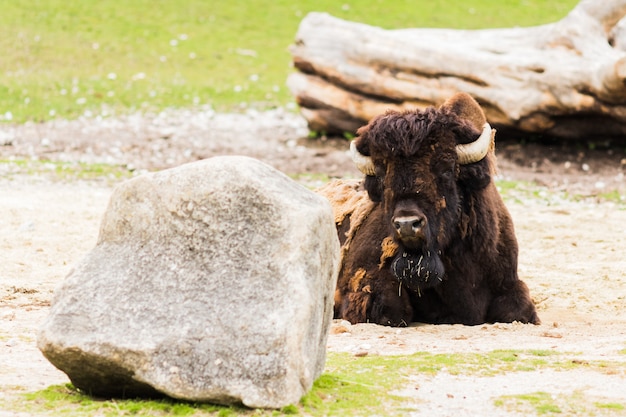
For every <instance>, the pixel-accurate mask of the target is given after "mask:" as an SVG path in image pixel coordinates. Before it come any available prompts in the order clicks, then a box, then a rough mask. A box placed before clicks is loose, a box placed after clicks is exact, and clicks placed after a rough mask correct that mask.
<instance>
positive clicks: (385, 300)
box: [335, 280, 413, 327]
mask: <svg viewBox="0 0 626 417" xmlns="http://www.w3.org/2000/svg"><path fill="white" fill-rule="evenodd" d="M385 281H387V282H386V283H384V284H383V285H380V284H381V282H377V284H379V285H376V286H375V287H374V286H367V287H366V288H364V289H363V290H361V291H358V292H348V293H346V294H343V296H342V297H340V299H337V298H336V299H335V303H336V304H335V318H340V319H344V320H348V321H349V322H350V323H352V324H356V323H376V324H382V325H384V326H393V327H400V326H408V325H409V324H410V323H411V321H412V319H413V308H412V307H411V301H410V298H409V295H408V290H407V289H406V288H403V287H400V285H399V283H398V282H397V281H396V280H385Z"/></svg>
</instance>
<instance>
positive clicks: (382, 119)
mask: <svg viewBox="0 0 626 417" xmlns="http://www.w3.org/2000/svg"><path fill="white" fill-rule="evenodd" d="M494 134H495V131H494V130H493V129H491V127H490V126H489V124H488V123H487V122H486V119H485V114H484V113H483V111H482V109H481V108H480V106H479V105H478V103H477V102H476V101H475V100H474V99H473V98H472V97H470V96H469V95H467V94H464V93H458V94H456V95H455V96H453V97H452V98H450V99H449V100H447V101H446V102H445V103H444V104H443V105H442V106H441V107H440V108H427V109H425V110H424V111H418V110H409V111H403V112H397V111H388V112H387V113H385V114H383V115H380V116H378V117H376V118H374V119H373V120H372V121H370V123H368V124H367V125H366V126H363V127H362V128H360V129H359V130H358V134H357V138H356V139H355V140H354V141H352V143H351V152H352V156H353V160H354V162H355V164H356V165H357V167H358V168H359V169H360V170H361V171H362V172H363V173H364V174H365V179H364V180H363V181H352V182H350V181H342V180H339V181H335V182H333V183H330V184H328V185H327V186H325V187H324V188H323V189H321V190H320V193H321V194H323V195H325V196H326V197H327V198H328V199H329V200H330V201H331V204H332V205H333V209H334V212H335V221H336V223H337V230H338V234H339V240H340V242H341V245H342V257H341V270H340V273H339V279H338V282H337V289H336V292H335V318H342V319H346V320H349V321H350V322H352V323H362V322H372V323H379V324H383V325H389V326H406V325H408V323H410V322H415V321H417V322H424V323H462V324H467V325H476V324H480V323H485V322H489V323H493V322H512V321H520V322H523V323H534V324H539V323H540V321H539V317H538V316H537V313H536V310H535V306H534V304H533V302H532V300H531V298H530V295H529V291H528V287H527V286H526V284H524V282H522V281H521V280H520V279H519V278H518V276H517V253H518V246H517V239H516V237H515V231H514V229H513V222H512V220H511V216H510V214H509V212H508V211H507V209H506V207H505V205H504V202H503V201H502V198H501V197H500V195H499V193H498V191H497V189H496V186H495V184H494V181H493V176H494V171H495V156H494V153H493V138H494Z"/></svg>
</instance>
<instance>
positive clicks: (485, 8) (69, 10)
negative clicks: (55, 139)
mask: <svg viewBox="0 0 626 417" xmlns="http://www.w3.org/2000/svg"><path fill="white" fill-rule="evenodd" d="M576 3H578V0H557V1H548V0H523V1H522V0H500V1H496V0H469V1H463V2H459V1H454V0H438V1H429V2H415V1H410V0H396V1H392V2H390V1H384V0H361V1H359V2H352V3H348V2H336V1H331V0H307V1H302V0H301V1H292V0H271V1H269V0H248V1H218V0H189V1H186V2H182V3H181V2H175V1H165V0H160V1H158V0H157V1H148V0H103V1H98V2H91V1H86V0H75V1H67V0H20V1H10V0H0V10H2V12H1V13H0V50H1V51H2V59H0V122H2V121H4V122H24V121H27V120H34V121H41V120H48V119H51V118H54V117H62V118H73V117H77V116H80V115H85V114H87V115H89V114H94V115H95V114H99V115H104V116H107V115H109V114H115V113H128V112H133V111H158V110H161V109H164V108H168V107H192V106H203V105H208V106H211V107H213V108H215V109H217V110H236V109H241V108H245V107H247V106H255V107H259V108H269V107H274V106H285V105H288V104H293V103H294V100H293V97H292V96H291V94H290V92H289V91H288V89H287V88H286V87H285V80H286V78H287V76H288V74H289V72H290V71H292V69H291V56H290V54H289V52H288V47H289V45H290V44H291V43H292V42H293V40H294V37H295V34H296V31H297V28H298V24H299V22H300V21H301V20H302V18H303V17H304V16H305V15H306V14H307V13H308V12H310V11H325V12H328V13H330V14H333V15H335V16H338V17H341V18H344V19H347V20H353V21H359V22H364V23H367V24H371V25H376V26H381V27H384V28H390V29H391V28H403V27H451V28H470V29H473V28H487V27H511V26H530V25H536V24H542V23H547V22H552V21H556V20H558V19H560V18H562V17H563V16H564V15H566V14H567V12H568V11H569V10H571V9H572V8H573V7H574V5H575V4H576Z"/></svg>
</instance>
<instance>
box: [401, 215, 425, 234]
mask: <svg viewBox="0 0 626 417" xmlns="http://www.w3.org/2000/svg"><path fill="white" fill-rule="evenodd" d="M425 223H426V218H424V217H422V216H403V217H395V218H394V219H393V227H394V228H395V229H396V232H397V233H398V236H399V237H401V238H411V237H416V236H417V235H419V234H421V231H422V228H423V227H424V224H425Z"/></svg>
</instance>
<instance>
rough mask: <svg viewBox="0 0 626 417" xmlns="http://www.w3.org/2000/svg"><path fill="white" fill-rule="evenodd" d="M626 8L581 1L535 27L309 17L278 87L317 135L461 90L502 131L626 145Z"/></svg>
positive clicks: (615, 1) (623, 3) (620, 1)
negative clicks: (394, 25)
mask: <svg viewBox="0 0 626 417" xmlns="http://www.w3.org/2000/svg"><path fill="white" fill-rule="evenodd" d="M625 15H626V0H611V1H598V0H582V1H581V2H580V3H579V4H578V5H577V6H576V8H575V9H574V10H572V11H571V12H570V13H569V14H568V15H567V16H566V17H564V18H563V19H562V20H560V21H558V22H555V23H551V24H546V25H541V26H533V27H527V28H504V29H482V30H452V29H399V30H384V29H381V28H377V27H373V26H368V25H365V24H360V23H353V22H347V21H344V20H341V19H338V18H335V17H332V16H330V15H328V14H323V13H310V14H308V15H307V16H306V17H305V18H304V19H303V20H302V22H301V24H300V27H299V30H298V32H297V35H296V40H295V43H294V45H292V47H291V53H292V56H293V62H294V66H295V68H296V69H297V71H296V72H294V73H292V74H291V75H290V76H289V78H288V81H287V83H288V86H289V88H290V89H291V91H292V92H293V93H294V95H295V97H296V100H297V102H298V104H299V105H300V108H301V111H302V114H303V115H304V117H305V118H306V119H307V120H308V123H309V128H310V129H311V130H314V131H323V132H327V133H345V132H350V133H354V132H355V131H356V129H357V128H358V127H360V126H362V125H363V124H365V123H367V121H369V120H370V119H371V118H372V117H374V116H376V115H378V114H380V113H382V112H384V111H386V110H387V109H405V108H416V107H417V108H424V107H427V106H431V105H434V106H438V105H440V104H441V103H442V102H443V101H445V99H446V98H448V97H450V96H451V95H452V94H454V93H455V92H458V91H465V92H467V93H469V94H471V95H472V96H473V97H474V98H476V100H477V101H478V102H479V103H480V104H481V106H482V107H483V108H484V110H485V112H486V114H487V117H488V119H489V121H490V123H491V124H492V125H493V126H495V127H496V128H498V129H500V130H504V131H509V132H522V133H531V134H541V135H547V136H552V137H557V138H564V139H587V140H597V139H607V138H609V139H621V140H625V141H626V17H625Z"/></svg>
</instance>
